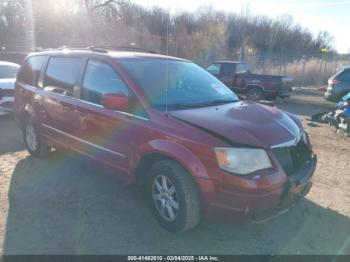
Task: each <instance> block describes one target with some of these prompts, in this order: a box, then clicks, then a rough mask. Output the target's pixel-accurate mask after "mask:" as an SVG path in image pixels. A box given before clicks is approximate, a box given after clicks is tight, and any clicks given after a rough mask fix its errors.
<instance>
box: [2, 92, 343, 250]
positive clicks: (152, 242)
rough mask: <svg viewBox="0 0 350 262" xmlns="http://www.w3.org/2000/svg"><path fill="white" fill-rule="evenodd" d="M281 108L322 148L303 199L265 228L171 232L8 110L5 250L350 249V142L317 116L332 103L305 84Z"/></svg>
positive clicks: (124, 190) (117, 186)
mask: <svg viewBox="0 0 350 262" xmlns="http://www.w3.org/2000/svg"><path fill="white" fill-rule="evenodd" d="M277 105H278V107H280V108H282V109H285V110H288V111H291V112H293V113H296V114H300V115H303V119H304V120H303V121H304V126H305V128H306V129H307V131H308V132H309V134H310V136H311V140H312V143H313V146H314V150H315V151H316V153H317V155H318V160H319V162H318V166H317V171H316V175H315V178H314V186H313V188H312V190H311V192H310V193H309V195H308V196H307V198H306V199H305V200H302V201H301V202H300V203H299V204H298V205H297V206H295V207H294V208H292V209H291V210H290V212H288V213H287V214H285V215H283V216H280V217H279V218H277V219H275V220H273V221H270V222H267V223H264V224H258V225H224V224H219V223H212V222H202V223H201V224H200V225H199V226H198V227H197V228H196V229H195V230H193V231H191V232H189V233H186V234H183V235H174V234H170V233H168V232H166V231H164V230H163V229H162V228H160V227H159V226H158V225H157V224H156V222H155V221H154V220H153V218H152V216H151V214H150V212H149V210H148V209H147V208H146V206H145V203H144V201H143V200H142V199H140V197H139V196H138V195H137V194H135V192H134V191H133V190H132V189H130V188H129V187H127V186H125V185H123V184H121V183H120V182H119V181H118V180H117V179H115V177H114V176H113V175H112V174H110V173H108V172H106V171H101V169H100V168H99V167H98V166H97V165H96V164H95V163H91V161H88V160H84V159H80V158H78V157H77V156H68V155H63V154H61V153H57V152H54V153H52V155H51V156H50V157H48V158H47V159H45V160H44V161H43V160H38V159H35V158H33V157H30V156H29V155H28V153H27V152H26V151H25V150H24V146H23V144H22V139H21V134H20V132H19V130H18V128H17V127H16V126H15V124H14V122H13V121H12V120H11V118H9V117H5V118H1V119H0V254H130V253H132V254H163V253H164V254H166V253H171V254H175V253H179V254H184V253H186V254H203V253H205V254H350V139H344V138H341V137H338V136H336V135H335V134H334V132H333V130H332V129H331V128H330V127H328V126H325V125H319V124H318V125H311V124H310V122H309V121H308V120H307V119H306V118H307V116H309V115H310V114H312V113H315V112H319V111H323V110H324V108H325V107H327V106H330V104H327V103H325V102H324V101H323V99H322V98H321V97H320V95H319V94H318V93H317V92H313V91H308V90H303V91H298V92H297V93H296V95H295V96H294V97H293V98H292V99H289V100H288V101H286V102H277Z"/></svg>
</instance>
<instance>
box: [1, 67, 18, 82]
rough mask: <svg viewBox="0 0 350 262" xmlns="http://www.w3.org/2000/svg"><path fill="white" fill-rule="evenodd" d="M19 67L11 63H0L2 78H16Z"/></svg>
mask: <svg viewBox="0 0 350 262" xmlns="http://www.w3.org/2000/svg"><path fill="white" fill-rule="evenodd" d="M18 69H19V67H17V66H11V65H0V79H5V78H16V74H17V71H18Z"/></svg>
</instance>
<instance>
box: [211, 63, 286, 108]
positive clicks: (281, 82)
mask: <svg viewBox="0 0 350 262" xmlns="http://www.w3.org/2000/svg"><path fill="white" fill-rule="evenodd" d="M207 70H208V71H209V72H210V73H211V74H213V75H214V76H215V77H217V78H218V79H219V80H221V81H222V82H223V83H224V84H225V85H226V86H228V87H229V88H231V89H232V90H233V91H235V92H236V93H240V94H244V95H245V96H246V99H247V100H251V101H260V100H263V99H266V100H274V99H276V98H277V97H281V98H286V97H289V96H290V95H291V92H292V86H291V84H292V78H291V77H289V76H274V75H258V74H252V73H251V71H250V66H249V64H247V63H243V62H234V61H218V62H214V63H212V64H210V65H209V66H208V67H207Z"/></svg>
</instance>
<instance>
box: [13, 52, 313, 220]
mask: <svg viewBox="0 0 350 262" xmlns="http://www.w3.org/2000/svg"><path fill="white" fill-rule="evenodd" d="M35 55H36V54H34V55H30V56H29V57H31V56H35ZM40 55H46V56H63V57H65V56H67V57H82V58H83V59H85V60H84V63H86V60H87V58H89V59H91V58H93V59H98V60H100V61H104V62H105V63H108V64H109V65H110V66H112V67H113V68H114V69H115V70H116V71H117V72H118V73H119V75H120V76H121V77H122V79H123V81H124V82H125V84H126V85H127V86H128V87H129V88H130V90H131V91H132V92H133V93H134V95H135V97H136V99H137V100H138V101H139V103H140V104H141V106H142V107H143V108H144V110H145V115H143V116H141V117H135V116H133V115H130V114H125V113H123V112H120V111H124V110H126V109H127V108H128V107H129V101H128V99H127V98H126V97H123V96H120V95H105V96H104V97H103V98H102V105H104V106H105V107H103V106H96V105H93V104H91V103H86V102H84V101H82V100H80V99H79V97H76V98H72V97H69V96H65V95H61V94H58V93H55V92H52V91H49V90H47V89H46V90H45V89H43V88H41V87H42V83H43V75H44V74H43V73H41V74H40V77H39V79H38V85H37V87H38V88H37V87H30V86H27V85H24V84H23V83H21V82H20V81H17V83H16V91H15V106H16V111H15V116H16V119H17V120H21V117H22V116H23V115H24V113H25V112H26V113H27V114H30V115H31V116H32V117H33V118H34V119H35V123H36V125H37V126H38V128H39V130H40V133H41V135H42V136H43V138H44V139H45V141H46V142H47V143H48V144H50V145H52V146H54V147H58V148H64V149H70V150H73V151H76V152H79V153H82V154H85V155H87V156H89V157H92V158H93V159H95V160H97V161H100V162H102V163H104V164H106V165H108V166H111V167H113V168H115V170H116V171H118V172H116V173H118V174H120V176H121V178H123V179H125V180H127V181H129V182H133V181H134V180H135V170H137V166H138V164H139V163H140V161H141V160H142V159H143V158H144V157H147V156H148V155H150V154H158V155H162V156H164V157H167V158H172V159H174V160H176V161H178V162H179V163H180V164H181V165H182V166H183V167H184V168H185V169H186V170H187V171H188V173H189V174H190V175H191V176H193V178H194V179H195V181H196V183H197V186H198V189H199V192H200V193H201V196H202V200H203V210H204V214H205V215H206V216H207V217H208V218H215V219H218V218H223V217H224V218H225V219H229V220H251V218H252V216H253V215H254V214H255V212H257V211H264V210H275V209H277V208H278V206H279V204H280V202H281V196H282V191H283V189H284V188H285V187H286V184H287V183H288V181H290V180H291V177H288V176H287V175H286V173H285V172H284V170H283V168H282V167H281V165H280V163H279V162H278V160H277V158H276V157H275V155H274V154H273V152H272V150H271V148H270V147H271V146H273V145H275V144H279V143H283V142H285V141H288V140H291V139H292V138H293V136H292V135H291V133H290V132H288V131H287V130H286V129H289V130H291V131H293V132H294V131H298V130H299V131H300V128H301V123H300V121H299V120H298V119H297V118H296V117H294V116H288V115H287V114H285V113H282V112H281V111H279V110H277V109H275V108H270V107H265V106H262V105H259V104H254V103H250V102H237V103H233V104H226V105H222V106H212V107H206V108H198V109H188V110H179V111H173V112H169V113H165V112H160V111H157V110H155V109H153V108H152V107H151V106H150V104H149V103H148V101H147V99H146V98H145V95H144V94H143V92H142V91H141V89H140V88H139V87H138V86H137V84H136V83H135V82H134V81H133V79H132V78H131V76H130V75H129V74H128V72H127V71H126V70H125V69H124V68H123V67H122V66H121V65H120V64H119V63H118V60H119V59H123V58H124V57H128V59H140V58H142V59H150V60H152V59H172V60H174V59H177V58H172V57H166V56H160V55H149V54H142V53H131V54H130V53H98V52H92V51H70V52H62V51H51V52H43V53H40ZM178 60H181V59H178ZM46 63H47V61H46ZM42 70H45V64H44V66H43V69H42ZM82 72H83V70H82ZM81 78H82V77H81ZM80 86H81V83H79V84H78V85H77V88H78V90H79V88H80ZM77 98H78V99H77ZM108 108H114V109H117V108H118V110H119V111H115V110H110V109H108ZM47 126H50V127H53V128H55V129H56V130H60V131H61V132H63V133H66V134H69V135H70V136H72V137H75V138H79V139H80V140H82V141H87V142H88V143H92V144H95V145H97V146H99V147H102V148H104V149H103V150H101V149H100V148H97V147H94V146H90V145H89V144H86V143H82V142H81V141H79V140H76V139H72V138H71V137H69V136H66V135H63V134H62V133H58V132H57V131H55V130H53V129H50V128H47ZM242 145H244V146H252V147H259V148H264V149H265V150H266V151H267V153H268V155H269V157H270V160H271V162H272V168H271V169H269V170H263V171H258V172H255V173H253V174H250V175H246V176H239V175H234V174H229V173H227V172H225V171H222V170H221V169H220V168H219V166H218V163H217V160H216V156H215V152H214V147H234V146H242ZM309 147H310V148H311V146H310V145H309ZM111 152H117V153H111ZM311 165H312V168H311V169H310V170H309V171H308V172H307V173H306V174H305V175H304V177H303V179H304V180H303V182H302V185H307V184H308V183H309V181H311V177H312V175H313V172H314V169H315V165H316V160H315V159H314V162H313V163H312V164H311ZM291 195H292V194H291ZM288 206H289V205H288ZM275 214H276V212H272V214H270V213H269V214H268V217H272V216H273V215H275Z"/></svg>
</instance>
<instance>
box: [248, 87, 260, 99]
mask: <svg viewBox="0 0 350 262" xmlns="http://www.w3.org/2000/svg"><path fill="white" fill-rule="evenodd" d="M263 98H264V93H263V91H262V90H261V89H260V88H258V87H256V88H252V89H250V90H249V91H248V92H247V95H246V99H247V100H249V101H254V102H259V101H260V100H262V99H263Z"/></svg>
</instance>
